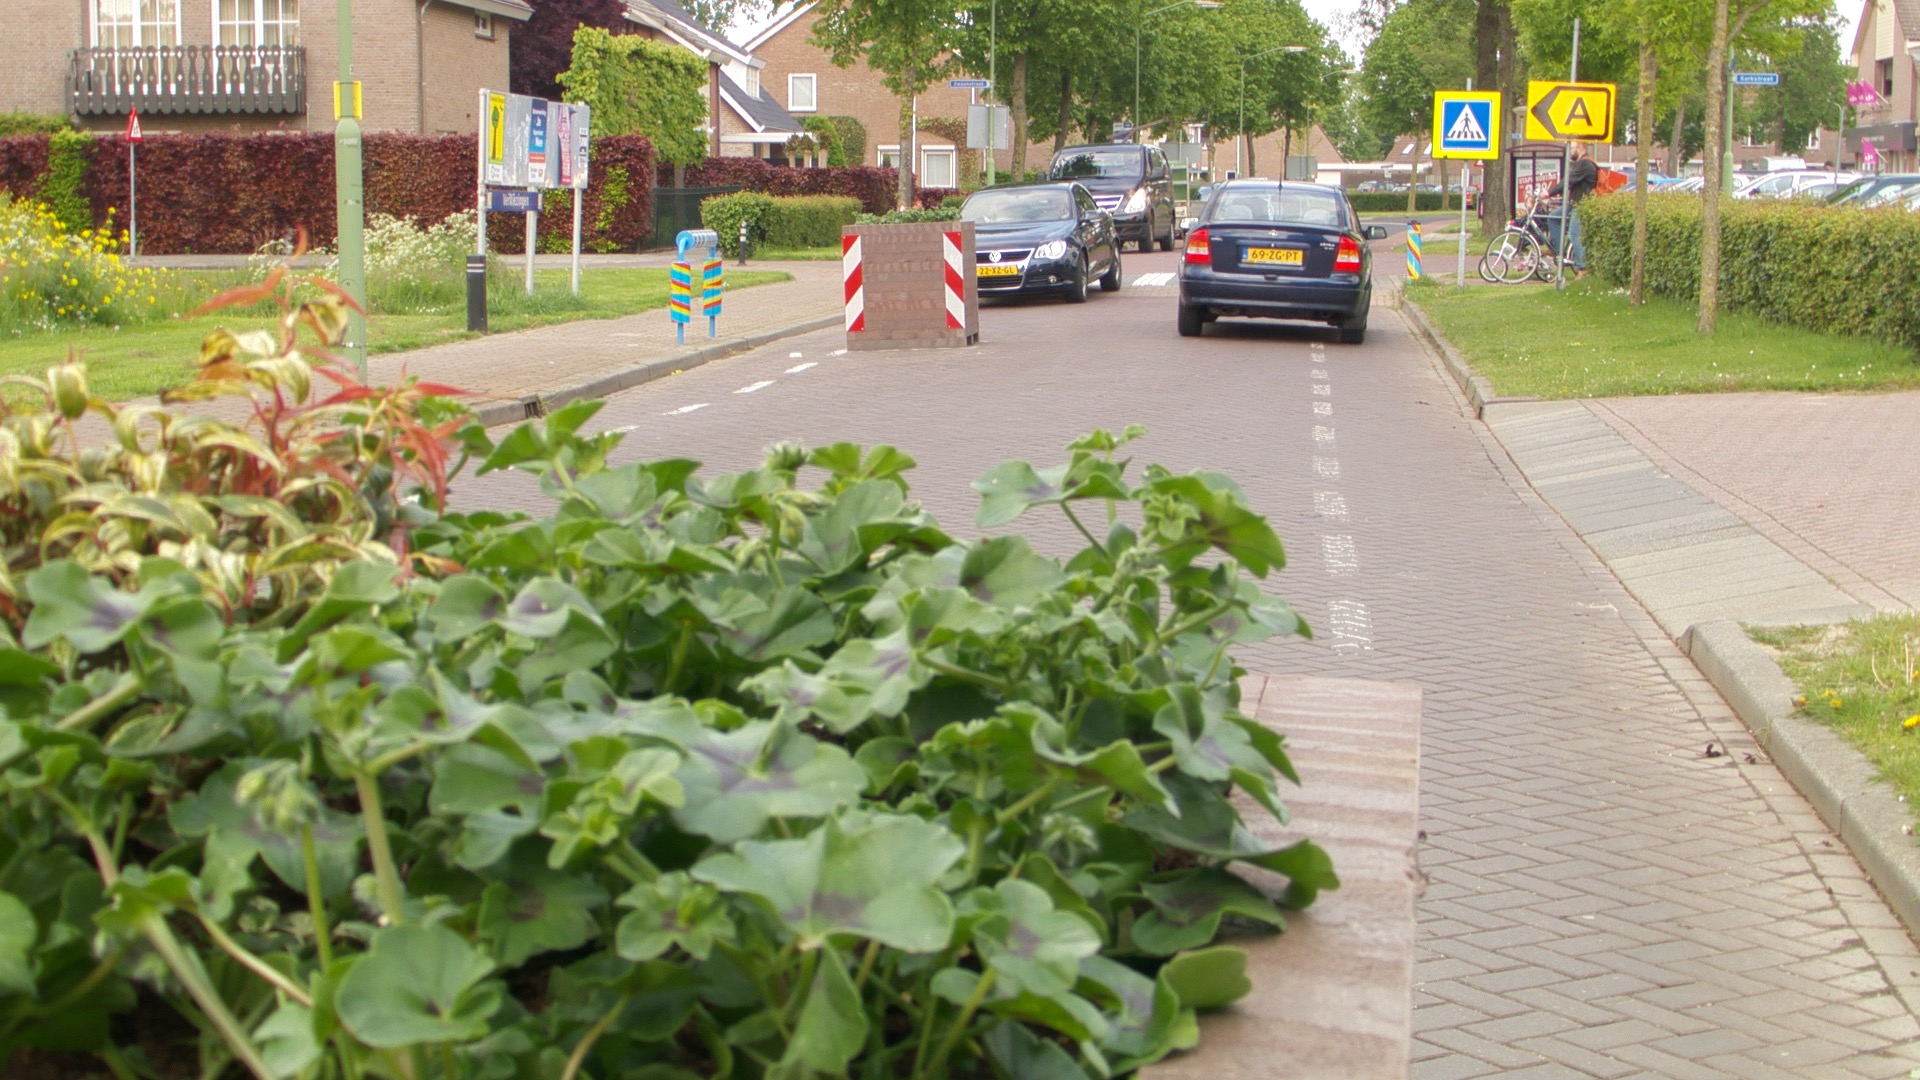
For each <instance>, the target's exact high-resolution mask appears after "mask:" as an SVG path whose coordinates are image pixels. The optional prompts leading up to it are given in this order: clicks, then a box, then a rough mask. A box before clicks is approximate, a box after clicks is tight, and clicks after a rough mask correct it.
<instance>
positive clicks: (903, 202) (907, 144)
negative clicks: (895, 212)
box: [896, 94, 913, 210]
mask: <svg viewBox="0 0 1920 1080" xmlns="http://www.w3.org/2000/svg"><path fill="white" fill-rule="evenodd" d="M896 195H897V197H898V198H899V200H900V209H902V210H905V209H908V208H910V207H911V206H913V97H912V95H910V94H902V95H900V184H899V188H898V190H897V192H896Z"/></svg>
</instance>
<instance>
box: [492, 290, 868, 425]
mask: <svg viewBox="0 0 1920 1080" xmlns="http://www.w3.org/2000/svg"><path fill="white" fill-rule="evenodd" d="M844 318H845V317H844V316H843V315H841V314H839V313H835V314H832V315H822V316H820V317H819V318H815V319H807V320H805V321H803V322H797V323H791V324H789V325H787V326H782V327H777V328H775V329H773V330H767V331H763V332H761V333H758V334H748V335H747V336H746V337H740V338H726V339H724V340H720V341H715V342H713V343H711V344H709V345H704V346H701V347H700V348H698V349H688V350H687V351H685V352H679V353H674V354H673V355H671V356H664V357H661V358H660V359H658V360H649V361H647V362H646V363H643V364H635V365H633V366H632V367H628V368H622V369H621V370H619V371H610V372H607V373H606V374H604V375H596V376H594V377H593V378H591V379H588V380H586V381H585V382H578V383H574V384H573V385H571V386H563V387H561V388H560V389H558V390H552V391H548V392H547V393H544V394H532V395H528V396H527V397H524V398H521V399H520V400H518V401H496V402H493V403H491V404H488V405H482V406H480V407H479V408H477V409H475V410H474V411H473V414H474V416H475V417H477V418H478V419H479V420H480V423H481V425H482V426H484V427H496V426H498V425H500V424H513V423H518V422H520V421H522V420H526V419H529V418H532V417H535V416H545V415H546V414H547V413H548V412H551V411H552V410H554V409H557V408H559V407H560V406H562V405H566V404H568V403H570V402H575V401H579V400H581V399H583V398H602V397H606V396H608V395H609V394H617V393H619V392H620V391H622V390H629V389H632V388H633V387H636V386H639V385H641V384H643V383H650V382H653V381H654V380H655V379H664V378H666V377H667V376H669V375H674V374H677V373H679V372H682V371H690V370H692V369H694V368H697V367H699V366H700V365H702V364H708V363H712V362H713V361H715V360H718V359H720V358H721V357H723V356H731V355H733V354H734V353H737V352H745V351H746V350H748V349H757V348H759V347H761V346H762V345H767V344H771V343H772V342H775V341H779V340H780V339H781V338H788V337H793V336H795V335H797V334H810V333H812V332H813V331H815V330H825V329H827V328H829V327H833V326H839V325H840V324H841V323H842V322H843V321H844Z"/></svg>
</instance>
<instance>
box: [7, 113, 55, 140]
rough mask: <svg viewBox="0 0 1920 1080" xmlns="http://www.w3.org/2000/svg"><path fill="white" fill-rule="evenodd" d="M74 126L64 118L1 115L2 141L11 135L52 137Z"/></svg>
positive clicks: (34, 115) (24, 114)
mask: <svg viewBox="0 0 1920 1080" xmlns="http://www.w3.org/2000/svg"><path fill="white" fill-rule="evenodd" d="M72 126H73V125H72V124H69V123H67V118H66V117H64V116H40V115H38V114H36V113H23V112H9V113H0V139H4V138H6V137H7V136H9V135H51V134H53V133H54V132H56V131H66V130H68V129H69V128H71V127H72Z"/></svg>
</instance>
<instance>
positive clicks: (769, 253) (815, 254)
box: [747, 247, 842, 265]
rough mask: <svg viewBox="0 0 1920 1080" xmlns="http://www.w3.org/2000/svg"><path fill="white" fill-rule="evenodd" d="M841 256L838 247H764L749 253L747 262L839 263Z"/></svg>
mask: <svg viewBox="0 0 1920 1080" xmlns="http://www.w3.org/2000/svg"><path fill="white" fill-rule="evenodd" d="M841 255H842V252H841V250H840V249H839V248H838V247H802V248H776V247H763V248H754V249H753V250H751V251H749V252H747V261H748V264H749V265H751V264H752V262H753V261H754V260H756V259H758V260H760V261H762V262H839V261H840V256H841Z"/></svg>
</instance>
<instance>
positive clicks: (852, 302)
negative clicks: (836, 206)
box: [840, 236, 867, 334]
mask: <svg viewBox="0 0 1920 1080" xmlns="http://www.w3.org/2000/svg"><path fill="white" fill-rule="evenodd" d="M864 273H865V271H864V268H863V267H862V266H861V265H860V238H859V237H858V236H843V237H841V238H840V275H841V280H842V283H843V284H844V285H845V287H846V297H847V333H849V334H858V333H860V332H862V331H864V330H866V328H867V291H866V283H865V281H864V280H862V279H863V277H864Z"/></svg>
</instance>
